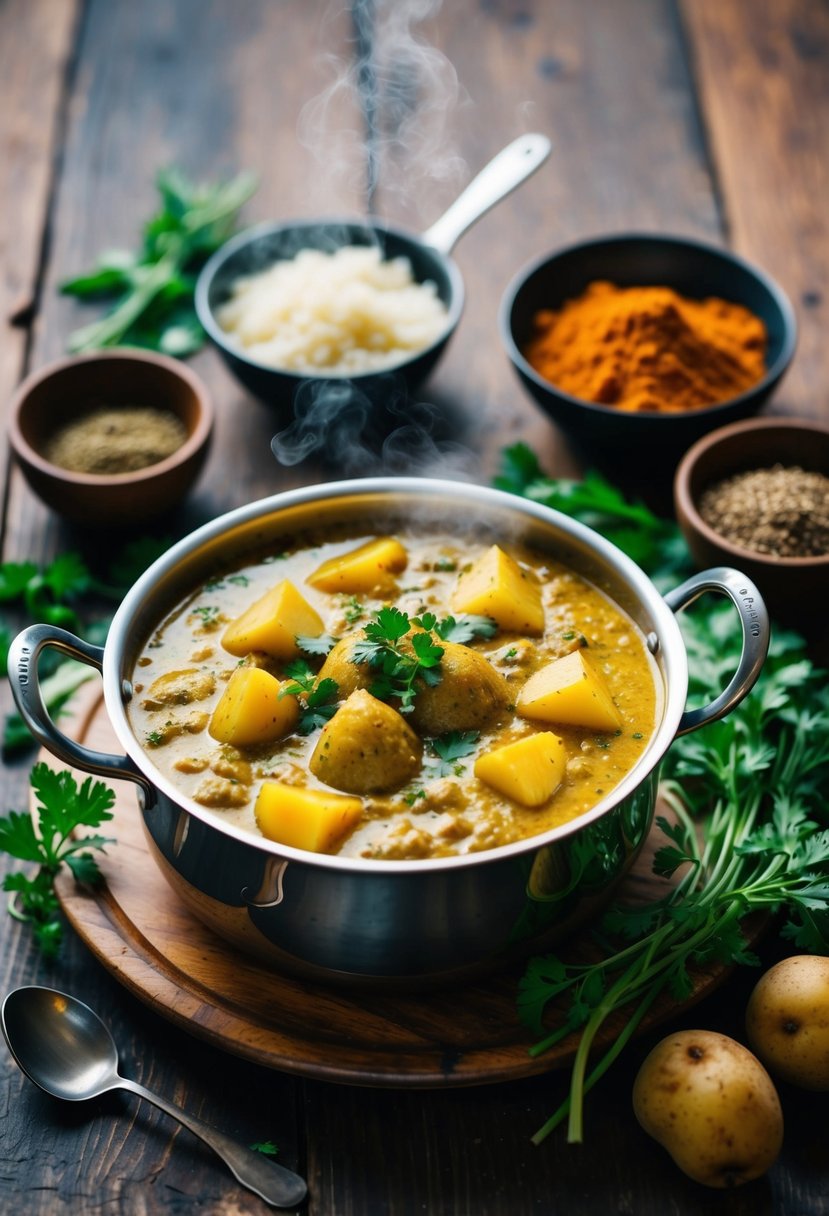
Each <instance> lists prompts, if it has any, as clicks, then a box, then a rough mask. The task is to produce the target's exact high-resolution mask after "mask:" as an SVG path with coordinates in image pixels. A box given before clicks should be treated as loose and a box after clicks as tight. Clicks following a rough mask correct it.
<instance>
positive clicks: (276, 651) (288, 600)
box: [222, 579, 324, 659]
mask: <svg viewBox="0 0 829 1216" xmlns="http://www.w3.org/2000/svg"><path fill="white" fill-rule="evenodd" d="M323 629H324V626H323V623H322V620H321V618H320V617H319V616H318V614H317V613H316V612H315V611H314V609H313V608H312V607H311V605H310V604H309V603H308V601H307V600H306V599H305V598H304V596H302V595H300V593H299V592H298V591H297V589H296V587H295V586H294V585H293V583H291V582H289V581H288V580H287V579H284V580H283V582H281V583H277V585H276V586H275V587H271V589H270V591H266V592H265V594H264V595H263V596H262V597H261V599H258V600H257V601H256V602H255V603H254V604H251V606H250V607H249V608H246V609H245V611H244V612H243V613H242V615H241V616H237V617H236V619H235V620H234V621H231V622H230V624H229V625H228V627H227V629H225V631H224V633H223V634H222V646H223V647H224V648H225V650H227V651H229V652H230V654H236V655H239V656H240V658H244V656H245V655H246V654H249V653H250V651H251V650H262V651H264V652H265V654H269V655H271V656H272V657H273V658H275V659H292V658H294V657H295V656H296V655H297V654H299V647H298V646H297V644H296V638H297V634H306V635H308V636H310V637H315V638H316V637H319V635H320V634H321V633H322V632H323Z"/></svg>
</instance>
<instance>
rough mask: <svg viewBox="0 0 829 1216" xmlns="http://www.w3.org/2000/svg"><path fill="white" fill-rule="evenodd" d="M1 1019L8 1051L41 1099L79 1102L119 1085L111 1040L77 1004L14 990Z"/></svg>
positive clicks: (38, 991) (49, 993) (58, 995)
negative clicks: (41, 1092)
mask: <svg viewBox="0 0 829 1216" xmlns="http://www.w3.org/2000/svg"><path fill="white" fill-rule="evenodd" d="M2 1018H3V1034H4V1035H5V1037H6V1042H7V1043H8V1045H9V1051H10V1052H11V1053H12V1055H13V1056H14V1058H15V1060H16V1062H17V1064H18V1066H19V1067H20V1069H21V1071H22V1072H24V1073H25V1074H26V1076H27V1077H28V1078H29V1080H30V1081H34V1083H35V1085H39V1086H40V1088H41V1089H43V1090H45V1091H46V1093H47V1094H52V1096H53V1097H55V1098H63V1100H64V1101H66V1102H82V1101H84V1099H86V1098H97V1097H99V1096H100V1095H101V1094H104V1093H107V1092H108V1091H109V1090H111V1089H117V1088H118V1086H119V1085H120V1078H119V1077H118V1051H117V1048H116V1046H115V1043H114V1041H113V1038H112V1035H111V1034H110V1033H109V1031H108V1030H107V1028H106V1026H105V1025H104V1024H103V1022H102V1021H101V1020H100V1018H99V1017H98V1016H97V1014H95V1013H94V1012H93V1011H92V1010H91V1009H90V1008H89V1006H88V1005H84V1004H83V1003H82V1002H81V1001H76V1000H75V999H74V998H73V997H68V996H65V995H64V994H63V993H62V992H55V991H53V990H52V989H51V988H17V989H15V991H14V992H10V993H9V995H8V996H7V997H6V1000H5V1001H4V1003H3V1011H2Z"/></svg>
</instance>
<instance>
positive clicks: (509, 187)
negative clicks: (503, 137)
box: [420, 135, 552, 257]
mask: <svg viewBox="0 0 829 1216" xmlns="http://www.w3.org/2000/svg"><path fill="white" fill-rule="evenodd" d="M551 148H552V144H551V143H550V141H549V139H548V138H547V136H546V135H520V136H519V137H518V139H514V140H513V141H512V143H511V144H507V146H506V148H502V149H501V151H500V152H499V153H498V155H497V156H494V157H493V158H492V160H491V161H490V162H489V164H488V165H485V166H484V168H483V169H482V170H481V172H480V173H479V174H478V176H477V177H474V178H473V179H472V181H471V182H470V183H469V185H468V186H467V187H466V189H465V190H464V191H463V193H462V194H461V195H459V197H458V198H456V199H455V201H454V203H452V206H451V207H450V208H449V210H448V211H446V212H444V214H443V215H442V216H441V217H440V219H439V220H436V221H435V223H434V224H432V226H431V228H427V229H426V231H425V232H424V233H423V235H422V236H421V238H420V239H421V241H422V242H423V244H424V245H430V246H431V247H432V248H433V249H437V251H438V252H439V253H443V254H446V256H447V257H448V256H449V254H450V253H451V252H452V250H453V249H454V248H455V245H456V244H457V242H458V241H459V240H460V238H461V237H462V236H463V234H464V233H465V232H466V230H467V229H468V228H471V227H472V225H473V224H474V223H475V222H476V221H477V220H479V219H480V218H481V216H482V215H486V213H487V211H489V209H490V208H491V207H494V206H495V204H496V203H500V201H501V199H502V198H506V196H507V195H508V194H510V193H512V191H513V190H514V189H515V187H516V186H520V185H521V183H522V182H523V181H525V180H526V179H527V178H528V177H529V176H530V174H531V173H535V171H536V169H537V168H539V166H540V165H543V164H544V161H545V160H546V159H547V157H548V156H549V155H550V149H551Z"/></svg>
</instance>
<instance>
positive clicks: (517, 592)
mask: <svg viewBox="0 0 829 1216" xmlns="http://www.w3.org/2000/svg"><path fill="white" fill-rule="evenodd" d="M452 608H453V610H454V611H455V612H469V613H474V614H476V615H479V616H491V617H492V619H493V620H494V621H497V622H498V624H499V625H500V626H501V628H502V629H510V630H513V631H514V632H515V633H530V634H533V635H536V634H541V633H543V632H544V607H543V605H542V603H541V588H540V587H539V585H538V582H537V581H536V580H535V579H534V578H533V577H532V575H531V574H529V573H528V572H527V571H526V570H522V569H521V567H520V566H519V564H518V562H517V561H516V560H515V558H514V557H510V555H509V554H508V553H505V552H504V550H503V549H501V548H500V547H499V546H498V545H492V547H491V548H489V549H487V551H486V553H485V554H484V555H483V557H480V558H479V559H478V561H476V562H475V564H474V565H473V566H472V569H471V570H468V571H466V573H465V574H462V575H461V577H460V579H459V580H458V585H457V587H456V588H455V591H454V593H453V595H452Z"/></svg>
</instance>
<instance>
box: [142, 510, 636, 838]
mask: <svg viewBox="0 0 829 1216" xmlns="http://www.w3.org/2000/svg"><path fill="white" fill-rule="evenodd" d="M396 535H397V537H398V539H399V540H400V541H401V542H402V544H403V545H404V547H405V549H406V551H407V554H408V564H407V567H406V569H405V570H404V571H403V572H402V573H400V574H399V575H397V587H398V593H397V594H395V595H393V596H388V597H386V600H385V601H383V600H380V599H375V598H372V597H370V596H364V595H349V594H345V593H326V592H322V591H319V590H316V589H315V588H313V587H312V586H310V585H309V584H308V582H307V581H306V580H307V579H308V577H309V575H311V574H313V573H314V571H316V570H318V568H319V567H320V565H321V564H322V562H324V561H326V560H328V559H329V558H331V557H334V556H338V555H340V554H342V553H346V552H349V551H351V550H352V549H354V548H355V547H356V546H357V545H360V544H363V543H365V542H366V541H368V540H371V539H373V538H372V537H370V536H354V535H353V534H352V535H351V536H349V537H348V538H347V539H342V540H336V541H326V542H322V543H319V544H306V545H305V546H304V547H298V548H297V549H296V550H293V551H291V552H289V553H284V554H282V553H281V554H270V555H268V556H266V557H264V558H262V559H261V560H259V561H256V562H253V563H252V564H250V565H246V566H244V567H242V568H240V569H238V570H235V571H231V572H229V573H227V574H225V575H223V576H221V577H218V578H216V579H215V580H213V581H211V582H208V583H207V584H205V585H204V586H203V587H201V588H199V589H198V590H197V591H196V592H195V593H194V594H193V595H192V596H191V597H190V598H189V599H188V600H187V601H186V602H185V603H184V604H182V605H180V606H179V607H178V608H177V609H176V610H175V611H174V612H173V613H171V614H170V616H169V617H168V618H167V619H166V620H165V621H164V622H163V624H162V625H161V626H160V627H159V629H158V630H157V631H156V632H155V634H154V635H153V636H152V638H151V639H150V640H149V642H148V643H147V645H146V646H145V648H144V651H143V653H142V655H141V657H140V659H139V661H138V664H137V666H136V670H135V673H134V681H133V682H134V690H135V696H134V697H133V700H132V702H131V704H130V708H129V713H130V718H131V723H132V727H133V729H134V731H135V733H136V736H137V738H138V739H139V741H141V742H142V744H143V745H144V746H145V747H146V749H147V751H148V754H149V755H150V756H151V758H152V761H153V763H154V764H155V765H157V766H158V767H159V768H160V769H161V770H162V771H163V772H164V773H165V774H166V775H167V776H168V777H169V778H170V779H172V780H173V781H174V782H175V784H176V786H177V787H178V788H179V789H180V790H181V792H182V793H183V794H184V795H186V796H188V797H190V798H193V799H195V800H196V802H198V803H200V804H202V805H203V806H206V807H209V808H211V809H212V810H214V811H215V812H216V814H217V815H219V816H221V818H222V819H223V820H224V821H225V822H230V823H233V824H235V825H237V826H239V827H242V828H244V829H246V830H248V831H250V832H252V833H254V834H257V835H258V834H259V829H258V827H257V825H256V821H255V818H254V812H253V807H254V802H255V800H256V796H257V793H258V790H259V788H260V787H261V784H262V782H263V781H265V780H267V779H271V780H276V781H280V782H283V783H286V784H290V785H302V786H305V787H307V788H310V789H330V787H327V786H324V785H323V784H322V782H320V781H319V780H318V779H317V778H316V777H315V776H314V775H313V774H312V773H311V772H310V771H309V768H308V760H309V758H310V755H311V753H312V751H313V749H314V747H315V745H316V743H317V740H318V738H319V729H315V730H313V731H312V732H311V733H310V734H309V735H306V736H303V735H300V734H291V735H289V736H287V737H286V738H284V739H280V740H278V741H277V742H275V743H268V744H260V745H257V746H247V747H231V746H228V745H221V744H219V743H217V742H216V741H215V740H214V739H212V738H211V737H210V735H209V734H208V731H207V726H208V723H209V720H210V716H211V714H212V712H213V710H214V708H215V706H216V704H217V702H218V701H219V698H220V697H221V694H222V692H223V690H224V688H225V687H226V684H227V681H228V680H229V678H230V676H231V675H232V674H233V672H234V670H235V669H236V668H237V666H238V665H239V664H240V663H246V662H254V663H257V664H260V665H263V666H266V667H267V668H268V670H270V671H271V672H272V674H274V675H275V676H277V677H279V678H280V679H282V678H284V676H285V672H284V668H285V663H284V662H282V663H280V662H278V661H276V660H273V659H269V658H268V657H267V656H264V655H253V656H249V657H248V658H246V659H241V660H240V659H239V658H238V657H236V656H234V655H231V654H229V653H227V652H226V651H225V650H224V649H223V648H222V646H221V638H222V634H223V632H224V629H225V628H226V626H227V625H228V623H229V622H230V621H232V620H234V619H235V618H237V617H238V616H240V615H241V614H242V613H243V612H244V611H245V610H246V609H247V608H248V607H249V606H250V605H251V604H252V603H253V602H254V601H256V600H257V599H258V598H259V597H261V596H262V595H263V594H264V593H265V592H266V591H268V590H269V589H270V588H271V587H273V586H274V585H275V584H276V583H278V582H280V581H281V580H283V579H289V580H290V581H291V582H292V583H293V584H294V585H295V586H296V588H297V589H298V590H299V591H300V592H301V594H302V595H303V596H304V597H305V599H306V600H307V601H308V603H309V604H310V605H311V606H312V607H313V608H314V609H315V610H316V612H317V613H318V614H319V616H320V617H321V619H322V620H323V622H324V625H325V631H326V632H327V633H328V634H331V635H333V636H335V637H337V638H341V637H346V636H350V635H356V634H359V632H360V630H361V629H362V627H363V626H364V625H365V624H366V623H367V622H368V621H369V620H370V619H371V618H372V616H373V614H374V613H375V612H376V611H377V610H378V609H379V608H380V607H381V606H382V605H383V603H384V602H387V603H389V602H390V603H393V604H394V605H395V606H397V607H399V608H400V609H401V610H403V611H405V612H407V613H408V614H409V615H410V616H416V615H419V614H421V613H423V612H433V613H435V614H436V615H437V616H438V617H439V618H443V617H445V616H448V615H455V616H458V615H459V614H458V613H453V612H452V609H451V607H450V601H451V597H452V593H453V591H454V590H455V588H456V585H457V582H458V578H459V575H460V573H461V572H462V571H464V570H467V569H468V568H469V567H470V565H471V564H472V563H473V562H475V561H476V560H477V559H478V557H480V556H481V555H482V554H483V553H484V551H485V550H486V549H487V548H488V545H487V544H486V543H484V542H480V543H478V542H469V541H468V540H466V539H461V540H458V538H457V537H453V536H451V535H450V534H435V533H430V534H429V535H418V534H417V533H415V532H412V533H411V534H406V533H403V532H398V533H396ZM506 547H507V548H508V551H509V553H510V554H511V556H512V557H513V558H515V559H516V560H517V561H518V562H519V563H520V565H521V567H522V571H523V572H525V573H526V574H527V576H528V577H529V578H531V579H535V580H537V581H538V584H539V586H540V588H541V597H542V603H543V606H544V618H545V626H544V633H543V635H542V636H540V637H525V636H521V635H520V634H516V633H514V632H506V631H503V630H499V631H498V632H497V633H496V634H495V635H494V636H493V637H491V638H487V639H480V638H479V639H476V640H474V641H472V642H470V643H469V645H470V646H471V648H472V649H474V650H477V651H478V652H479V653H480V654H481V655H483V656H484V657H485V658H486V659H487V660H488V661H489V662H490V663H491V664H492V666H493V668H494V669H495V670H496V671H497V672H498V673H500V675H502V676H503V677H504V679H505V680H506V681H507V683H508V685H509V687H510V688H511V689H513V688H514V690H515V696H516V697H517V696H518V693H519V691H520V689H521V688H522V686H523V685H524V683H525V682H526V680H527V679H528V678H529V676H531V675H532V674H533V673H534V672H536V671H538V670H539V669H540V668H542V667H544V666H545V664H547V663H549V662H550V661H551V660H552V659H555V658H557V657H560V656H562V655H564V654H568V653H570V652H571V651H572V650H573V649H577V648H581V647H586V654H587V655H589V657H590V660H591V662H592V664H593V665H594V667H596V668H598V670H599V671H600V672H601V673H602V675H603V676H604V678H605V681H606V683H607V686H608V688H609V690H610V693H611V695H612V698H613V701H614V703H615V705H616V708H617V709H618V711H619V714H620V716H621V727H620V728H619V730H618V731H615V732H609V733H601V732H597V731H595V730H588V729H584V728H578V727H572V726H565V725H562V724H559V723H555V722H551V723H545V722H530V721H527V720H525V719H523V718H521V717H519V716H517V715H516V714H515V712H514V705H512V704H510V705H508V707H507V708H506V709H505V710H504V712H503V713H501V714H500V716H499V717H498V718H496V720H495V721H494V722H492V723H491V724H490V726H489V728H488V729H486V730H483V731H481V733H480V737H479V738H478V740H477V742H476V744H475V750H474V752H472V753H471V754H469V755H464V756H463V757H461V758H459V759H457V760H456V761H444V760H441V759H440V758H439V757H438V756H437V755H435V754H434V753H433V751H432V748H431V747H430V744H429V741H428V740H427V741H426V742H425V745H424V749H423V763H422V765H421V768H420V771H419V772H418V773H417V774H416V776H415V777H414V778H413V779H412V780H411V781H409V782H408V783H407V784H406V785H404V786H402V787H401V788H400V789H398V790H395V791H394V792H392V793H388V794H383V795H376V794H372V795H363V797H362V803H363V816H362V819H361V820H360V822H359V823H357V825H356V827H354V828H353V829H352V830H351V831H350V832H349V833H348V834H347V835H346V836H345V838H343V839H341V840H340V841H339V843H338V845H337V846H335V848H334V849H333V851H334V852H337V853H339V854H341V855H343V856H352V857H376V858H392V859H406V858H426V857H445V856H451V855H455V854H461V853H471V852H478V851H481V850H484V849H491V848H494V847H496V846H498V845H502V844H507V843H510V842H512V841H516V840H520V839H523V838H525V837H528V836H534V835H537V834H538V833H540V832H544V831H546V830H547V829H549V828H552V827H555V826H557V825H559V824H562V823H566V822H568V821H569V820H571V819H573V818H575V817H577V816H579V815H581V814H583V813H584V812H585V811H587V810H589V809H590V808H591V807H592V806H594V805H595V804H596V803H597V802H598V801H599V800H600V799H601V798H602V797H603V796H604V795H605V794H607V793H609V792H610V791H611V790H612V789H613V788H614V786H616V785H617V784H618V783H619V781H621V779H622V778H623V777H624V776H625V775H626V773H628V772H629V771H630V769H631V768H632V767H633V765H634V764H635V763H636V761H637V759H638V758H639V756H640V755H641V754H642V752H643V751H644V750H645V748H646V746H647V743H648V740H649V738H650V736H651V735H652V733H653V730H654V723H655V717H656V708H657V706H656V698H657V692H656V688H657V684H656V680H655V673H654V668H653V663H652V660H651V658H650V656H649V654H648V652H647V648H646V646H645V643H644V639H643V637H642V635H641V632H640V631H639V630H638V628H637V626H636V625H635V624H634V623H633V622H632V621H631V620H630V618H629V617H628V616H627V615H626V614H624V613H623V612H622V611H621V610H620V609H619V608H618V607H616V606H615V605H614V604H613V603H611V601H610V600H609V599H608V598H607V597H606V596H605V595H604V594H603V593H602V592H600V591H598V590H597V589H596V588H595V587H593V586H591V585H590V584H589V583H587V582H586V581H584V580H583V579H581V578H580V577H578V576H577V575H576V574H574V573H572V572H570V571H569V570H567V569H566V568H564V567H563V566H560V565H558V564H557V563H556V562H555V561H552V560H550V558H548V557H547V556H546V555H543V554H541V553H538V552H534V551H532V550H530V549H527V548H526V547H523V546H522V545H520V544H510V545H509V546H506ZM308 658H309V662H310V663H311V664H312V665H313V666H314V667H315V669H316V668H317V667H319V665H320V664H321V662H322V659H321V658H317V659H315V658H313V657H311V656H308ZM539 730H550V731H553V732H554V733H555V734H556V735H558V736H560V737H561V739H562V740H563V741H564V746H565V749H566V756H567V762H566V769H565V776H564V779H563V781H562V783H561V784H560V786H559V787H558V789H557V790H556V791H555V793H554V794H553V795H552V797H550V798H549V799H548V800H547V801H546V802H545V803H543V804H542V805H541V806H539V807H534V808H532V809H530V808H527V807H524V806H521V805H520V804H519V803H517V802H514V801H512V800H511V799H508V798H506V797H504V796H503V795H502V794H500V793H497V792H496V791H495V790H493V789H491V788H490V787H489V786H488V785H486V784H485V783H484V782H483V781H481V780H479V779H478V778H477V777H476V776H475V775H474V772H473V766H474V761H475V758H476V756H477V755H478V754H481V753H483V752H486V751H488V750H491V749H492V748H496V747H500V746H502V745H504V744H506V743H511V742H513V741H515V740H518V739H521V738H524V737H526V736H528V735H532V734H534V733H536V732H537V731H539Z"/></svg>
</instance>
